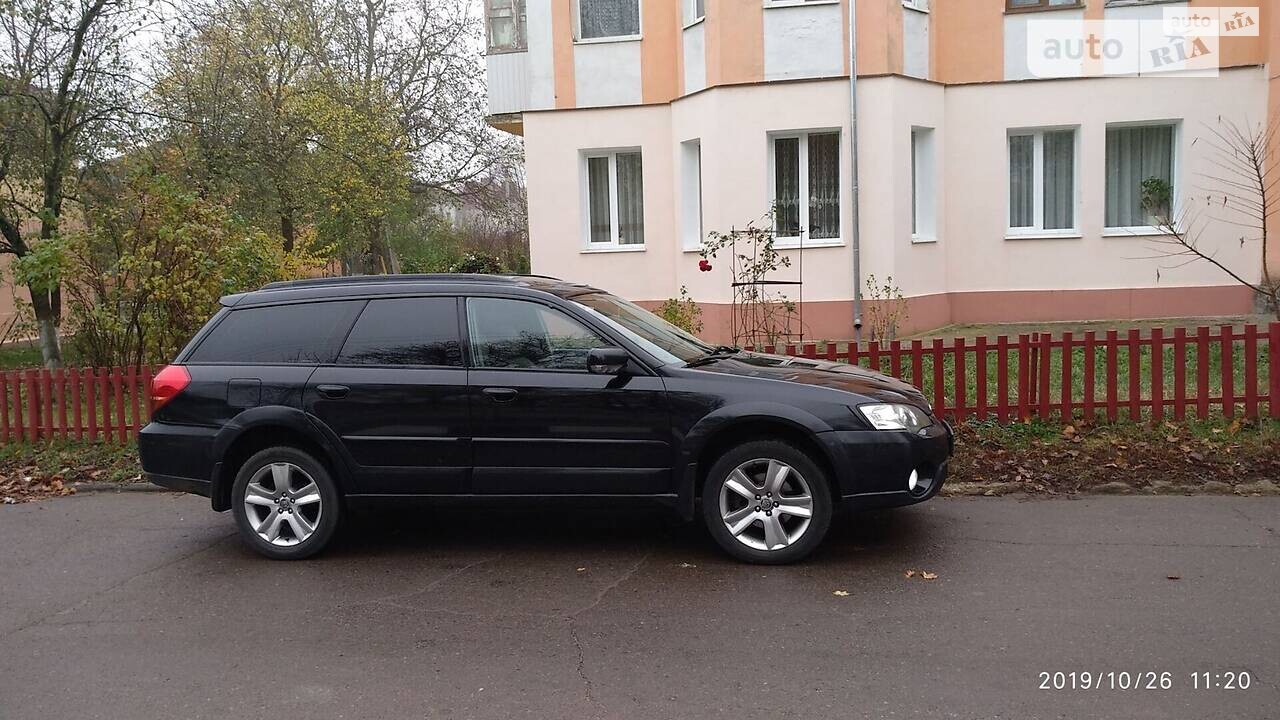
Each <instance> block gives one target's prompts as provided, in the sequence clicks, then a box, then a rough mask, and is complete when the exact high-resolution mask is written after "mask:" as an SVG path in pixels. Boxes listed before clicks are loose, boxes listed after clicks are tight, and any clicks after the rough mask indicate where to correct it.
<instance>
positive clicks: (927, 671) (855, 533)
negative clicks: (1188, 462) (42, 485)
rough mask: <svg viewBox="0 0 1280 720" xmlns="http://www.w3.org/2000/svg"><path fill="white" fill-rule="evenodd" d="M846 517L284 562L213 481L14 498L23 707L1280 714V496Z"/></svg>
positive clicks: (406, 538) (353, 535)
mask: <svg viewBox="0 0 1280 720" xmlns="http://www.w3.org/2000/svg"><path fill="white" fill-rule="evenodd" d="M838 519H839V520H840V521H841V522H840V523H839V525H838V526H837V527H836V529H834V530H833V533H832V536H831V537H829V539H828V542H827V544H826V545H825V547H824V548H823V549H822V550H821V551H820V552H819V554H818V555H816V556H815V557H814V558H813V559H812V560H811V561H809V562H806V563H804V564H802V565H798V566H793V567H785V568H761V567H752V566H747V565H740V564H737V563H734V562H732V561H730V560H728V559H726V558H725V557H724V556H722V555H721V554H719V553H718V552H717V551H716V549H715V548H714V547H713V546H712V544H711V541H710V539H709V538H708V537H707V536H706V534H705V533H704V532H702V531H700V530H698V529H697V528H695V527H689V526H682V525H680V524H679V523H678V522H676V521H674V520H672V519H670V518H669V517H668V516H667V515H666V514H665V513H664V512H662V511H661V510H656V509H648V508H639V509H636V508H630V509H626V510H621V509H613V510H610V511H608V512H592V511H590V510H587V509H581V508H575V509H571V510H566V509H565V508H557V507H555V506H551V507H544V508H539V509H536V510H521V511H511V510H505V509H493V508H489V509H484V508H479V509H478V508H450V507H434V508H403V509H399V508H398V509H396V510H395V511H394V512H386V513H380V514H376V515H364V516H362V517H360V518H358V522H357V523H356V524H355V525H354V526H353V527H351V528H349V529H348V532H347V533H346V534H345V535H344V536H342V537H341V538H340V540H339V541H338V544H337V546H336V547H334V548H333V549H332V550H331V551H330V552H329V553H327V554H325V555H324V556H322V557H321V558H319V559H317V560H314V561H310V562H301V563H273V562H270V561H266V560H262V559H259V558H258V557H257V556H254V555H251V554H250V553H249V552H248V551H246V550H245V549H243V548H242V547H241V545H240V543H239V541H238V539H237V538H236V537H235V536H234V534H233V530H234V528H233V525H232V522H231V519H230V517H229V516H227V515H219V514H214V513H212V512H210V511H209V510H208V506H207V504H206V503H205V501H203V500H201V499H197V498H192V497H185V496H175V495H172V494H168V493H139V492H131V493H120V494H95V495H82V496H77V497H71V498H64V499H58V500H51V501H46V502H41V503H35V504H30V505H22V506H9V507H0V718H3V719H4V720H9V719H10V718H23V719H25V718H130V719H134V718H139V719H140V718H166V719H172V718H198V717H208V718H229V717H242V718H257V717H286V718H295V717H297V718H344V717H346V718H357V717H359V718H364V717H369V718H435V717H442V718H443V717H449V718H453V717H458V718H468V717H475V718H520V717H529V718H539V719H550V718H578V717H601V718H633V717H634V718H667V717H671V718H714V717H732V718H743V717H762V718H764V717H767V718H789V717H795V718H854V717H886V718H905V717H929V718H939V717H958V718H995V717H1000V718H1019V719H1026V718H1059V717H1063V718H1077V717H1079V718H1083V717H1089V718H1106V717H1116V718H1207V717H1231V718H1264V717H1269V718H1275V717H1277V716H1278V715H1280V690H1278V686H1280V538H1277V536H1276V527H1277V524H1280V498H1212V497H1203V498H1181V497H1173V498H1166V497H1159V498H1120V497H1095V498H1087V499H1079V500H1021V501H1020V500H1014V499H996V498H972V499H968V498H966V499H946V500H935V501H933V502H930V503H927V504H925V505H924V506H920V507H917V508H912V509H907V510H901V511H896V512H890V513H884V514H876V515H865V516H863V515H850V516H844V517H842V518H838ZM908 569H916V570H926V571H929V572H931V573H936V574H937V576H938V577H937V579H935V580H931V581H930V580H923V579H920V577H919V576H918V575H917V577H914V578H907V577H905V576H904V572H905V571H906V570H908ZM1170 575H1175V576H1178V577H1180V578H1181V579H1179V580H1170V579H1168V576H1170ZM837 590H844V591H847V592H848V595H847V596H843V597H842V596H837V595H834V594H833V592H834V591H837ZM1240 670H1247V671H1248V672H1249V673H1250V676H1251V681H1252V683H1251V687H1249V689H1247V690H1223V689H1208V690H1206V689H1201V690H1196V689H1194V688H1193V686H1192V680H1191V673H1193V672H1209V673H1211V674H1213V673H1221V672H1224V671H1240ZM1072 671H1074V672H1077V673H1081V672H1090V673H1093V674H1094V675H1095V676H1097V675H1099V674H1101V675H1103V676H1104V677H1105V676H1106V673H1115V674H1116V675H1115V676H1114V677H1115V678H1116V679H1115V680H1114V682H1116V683H1120V682H1121V680H1122V676H1120V675H1119V674H1120V673H1122V672H1128V673H1130V674H1131V676H1132V675H1135V674H1137V673H1141V672H1148V671H1152V672H1156V673H1162V672H1169V673H1171V680H1172V685H1173V687H1172V688H1170V689H1167V690H1162V689H1150V690H1148V689H1141V690H1134V689H1129V690H1124V689H1111V688H1110V687H1109V686H1107V685H1109V684H1110V683H1109V682H1108V681H1104V687H1103V688H1101V689H1091V690H1081V689H1077V690H1069V689H1066V690H1042V689H1039V686H1040V683H1041V680H1040V675H1039V674H1040V673H1041V672H1049V673H1053V672H1063V673H1070V672H1072ZM1077 677H1079V676H1077ZM1064 678H1065V676H1064ZM1077 682H1079V680H1077ZM1051 683H1052V680H1051Z"/></svg>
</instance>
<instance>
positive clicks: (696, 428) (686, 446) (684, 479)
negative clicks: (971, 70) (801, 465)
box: [676, 402, 836, 520]
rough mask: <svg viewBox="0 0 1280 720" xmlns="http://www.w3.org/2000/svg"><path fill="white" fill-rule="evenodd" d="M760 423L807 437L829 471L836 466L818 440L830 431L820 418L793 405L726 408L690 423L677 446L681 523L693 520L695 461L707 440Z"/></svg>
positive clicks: (768, 403)
mask: <svg viewBox="0 0 1280 720" xmlns="http://www.w3.org/2000/svg"><path fill="white" fill-rule="evenodd" d="M760 421H767V422H771V423H778V424H782V425H786V426H788V427H790V428H791V429H793V430H796V431H797V432H800V433H803V434H805V435H807V436H809V437H811V438H812V439H813V441H814V444H815V445H817V446H818V447H819V448H821V450H822V453H823V454H824V455H825V456H826V460H827V463H828V464H829V465H831V466H832V467H835V466H836V462H835V460H836V459H835V458H833V457H831V452H830V450H829V449H828V448H827V444H826V443H824V442H822V441H821V439H819V437H818V435H819V434H820V433H825V432H830V431H831V430H832V429H833V428H832V427H831V425H830V424H828V423H827V422H826V421H825V420H823V419H822V418H820V417H818V416H816V415H814V414H812V413H809V412H806V411H804V410H801V409H799V408H797V407H795V406H794V405H785V404H782V403H777V402H746V403H734V404H732V405H726V406H724V407H721V408H719V409H717V410H715V411H714V412H711V413H708V414H707V415H705V416H703V417H702V419H700V420H698V422H696V423H694V425H693V427H691V428H689V432H687V433H686V434H685V436H684V440H683V442H682V443H681V446H680V467H681V468H682V469H683V472H682V473H681V475H680V477H679V479H678V480H677V483H678V484H677V486H676V504H677V510H678V511H679V513H680V516H681V517H682V518H684V519H685V520H692V519H693V518H694V515H695V510H694V501H695V499H696V498H697V495H698V461H699V458H700V457H701V455H702V452H703V450H705V449H706V447H707V445H708V444H709V443H710V442H711V440H712V439H713V438H715V437H717V436H718V435H720V433H722V432H724V431H725V430H727V429H730V428H733V427H734V426H737V425H747V424H750V423H756V422H760Z"/></svg>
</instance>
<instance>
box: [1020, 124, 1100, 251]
mask: <svg viewBox="0 0 1280 720" xmlns="http://www.w3.org/2000/svg"><path fill="white" fill-rule="evenodd" d="M1064 130H1070V131H1071V133H1072V140H1071V155H1072V156H1071V224H1072V227H1069V228H1055V229H1052V230H1046V229H1045V228H1044V134H1045V133H1047V132H1061V131H1064ZM1014 137H1032V138H1034V140H1033V142H1034V145H1033V147H1034V149H1033V150H1032V152H1031V179H1032V189H1031V195H1032V197H1031V203H1032V208H1033V211H1032V218H1033V224H1032V225H1028V226H1026V227H1014V226H1012V225H1010V224H1009V215H1010V212H1009V211H1010V208H1009V180H1010V173H1012V172H1013V158H1012V157H1011V156H1010V155H1009V140H1010V139H1011V138H1014ZM1004 181H1005V182H1004V223H1005V228H1006V229H1005V235H1004V239H1005V240H1035V239H1054V238H1059V239H1060V238H1079V237H1083V236H1082V235H1081V234H1080V126H1079V125H1051V126H1046V127H1027V128H1010V129H1009V131H1008V133H1007V134H1006V135H1005V139H1004Z"/></svg>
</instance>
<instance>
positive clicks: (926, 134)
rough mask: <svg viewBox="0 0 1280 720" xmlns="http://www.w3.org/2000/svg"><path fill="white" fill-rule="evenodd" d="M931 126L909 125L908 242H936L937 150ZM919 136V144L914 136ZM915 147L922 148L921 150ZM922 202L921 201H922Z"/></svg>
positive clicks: (935, 136) (935, 137) (934, 134)
mask: <svg viewBox="0 0 1280 720" xmlns="http://www.w3.org/2000/svg"><path fill="white" fill-rule="evenodd" d="M937 137H938V136H937V134H936V133H935V131H934V128H931V127H928V126H925V125H913V126H911V188H912V191H911V225H912V228H911V242H913V243H933V242H937V241H938V169H937V168H938V165H937V157H938V150H937V147H936V146H935V145H934V143H935V142H937ZM917 138H920V144H921V147H919V148H918V147H917V144H916V142H917V141H916V139H917ZM918 150H924V152H923V153H921V152H918ZM922 201H923V202H922Z"/></svg>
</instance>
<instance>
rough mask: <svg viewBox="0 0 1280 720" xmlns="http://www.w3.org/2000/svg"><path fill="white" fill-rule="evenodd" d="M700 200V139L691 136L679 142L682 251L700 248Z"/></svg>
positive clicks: (701, 217)
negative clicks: (690, 138) (689, 138)
mask: <svg viewBox="0 0 1280 720" xmlns="http://www.w3.org/2000/svg"><path fill="white" fill-rule="evenodd" d="M695 165H696V168H695V167H694V166H695ZM694 169H696V173H694V172H692V170H694ZM702 201H703V193H702V139H701V138H693V139H692V140H686V141H684V142H682V143H680V204H679V207H680V238H681V248H682V249H683V250H684V252H699V251H701V250H702V238H703V233H704V222H703V220H704V218H703V206H702ZM695 213H696V216H695Z"/></svg>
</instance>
